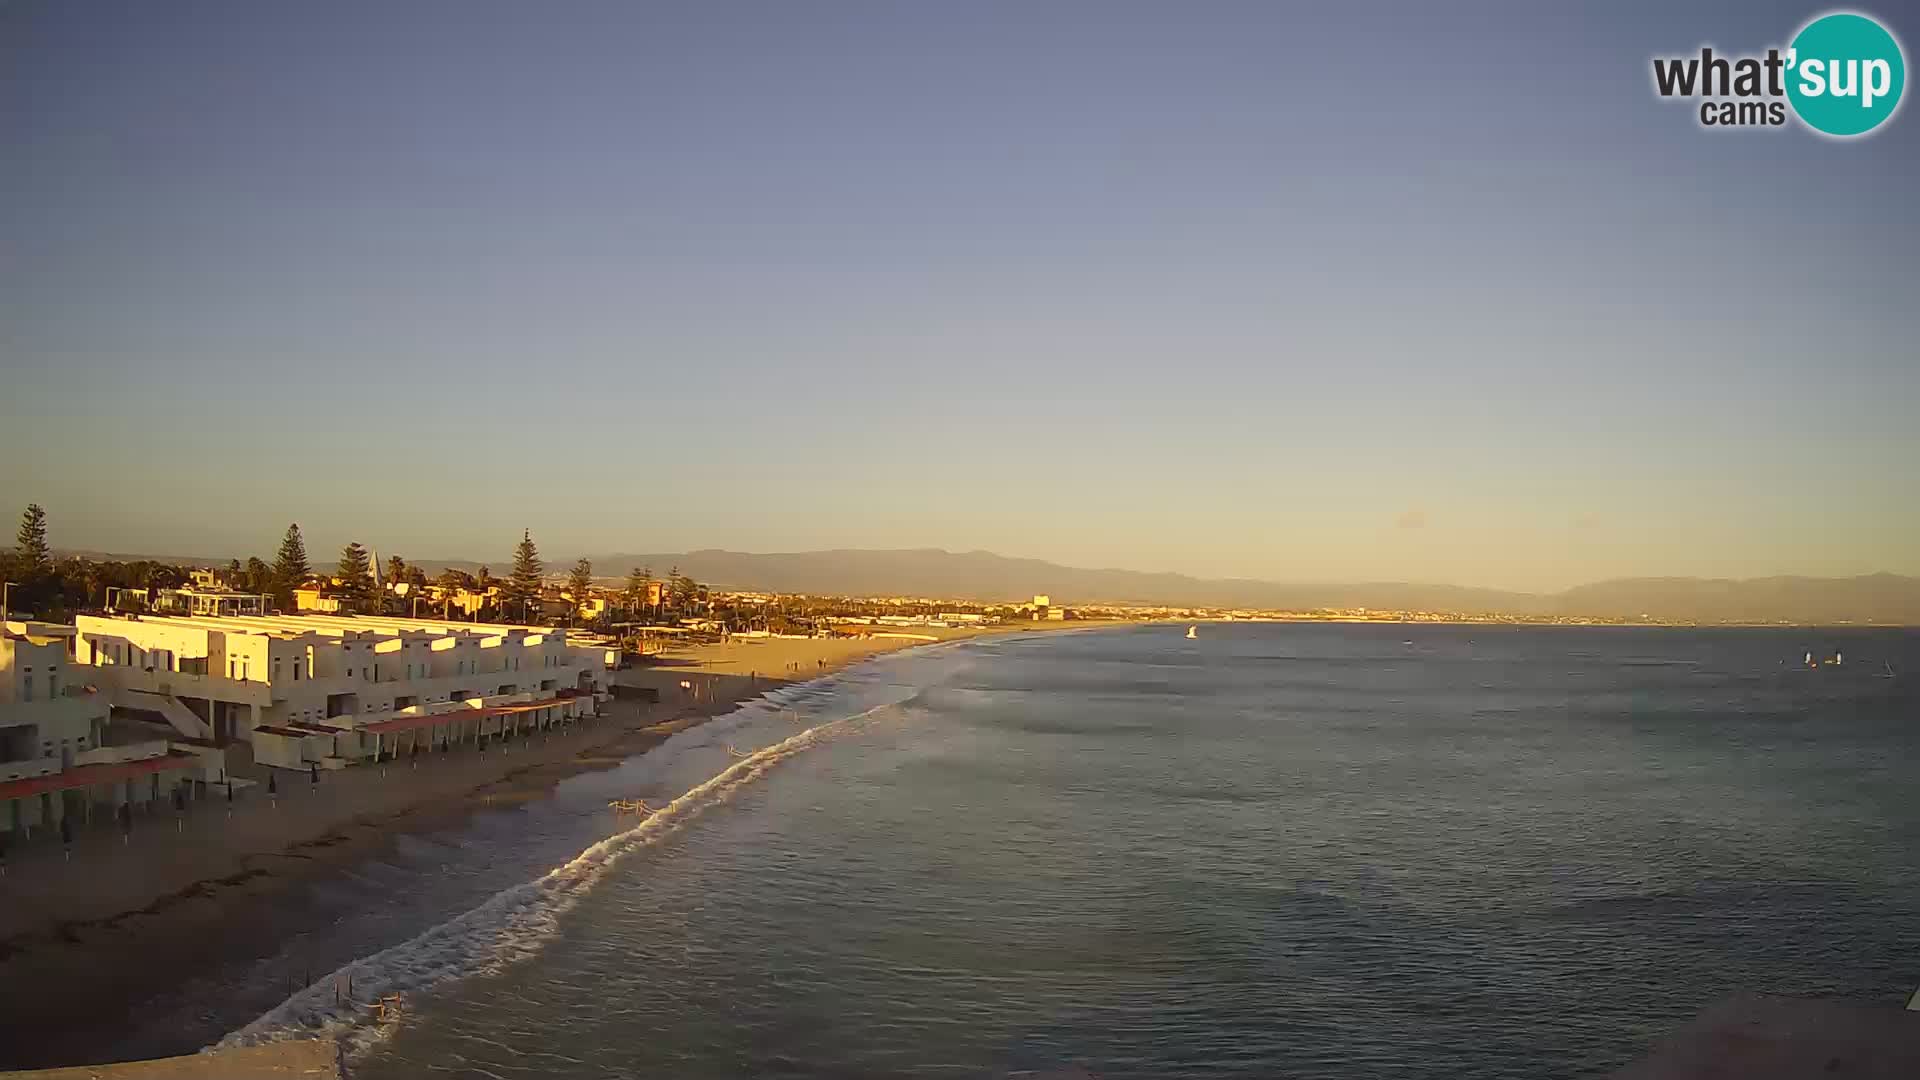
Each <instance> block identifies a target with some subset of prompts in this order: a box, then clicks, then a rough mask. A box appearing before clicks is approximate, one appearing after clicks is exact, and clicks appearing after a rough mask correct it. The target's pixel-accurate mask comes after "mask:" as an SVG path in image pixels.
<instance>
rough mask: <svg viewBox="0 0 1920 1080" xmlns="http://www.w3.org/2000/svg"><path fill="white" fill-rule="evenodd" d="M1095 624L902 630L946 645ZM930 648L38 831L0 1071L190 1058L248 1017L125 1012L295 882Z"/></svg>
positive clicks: (239, 932) (235, 939)
mask: <svg viewBox="0 0 1920 1080" xmlns="http://www.w3.org/2000/svg"><path fill="white" fill-rule="evenodd" d="M1094 625H1097V624H1088V623H1066V624H1059V623H1053V624H1039V625H1026V624H1021V625H1018V626H1010V627H1000V628H991V629H986V630H955V629H948V630H937V629H935V630H925V631H922V630H920V629H918V628H914V629H912V630H909V631H906V632H907V633H913V634H920V633H925V634H928V635H930V636H935V637H938V638H939V639H941V640H951V639H954V638H962V637H974V636H980V635H981V634H983V633H1005V632H1009V631H1023V630H1036V629H1043V630H1070V629H1086V628H1091V627H1092V626H1094ZM927 643H928V642H925V641H923V640H918V639H915V638H911V637H873V638H847V639H782V638H773V639H736V640H734V641H732V642H730V643H726V644H710V645H701V646H691V647H679V648H673V649H669V650H668V651H667V652H666V653H665V654H663V655H661V656H659V657H653V658H649V659H650V661H651V662H650V663H648V664H646V665H644V666H639V667H636V668H634V669H631V670H627V671H622V672H620V673H618V675H617V677H616V679H615V681H616V683H618V684H622V685H626V686H636V687H651V688H653V689H654V690H655V691H656V692H657V693H658V694H659V697H660V700H659V701H658V702H657V703H644V702H638V701H632V700H620V699H616V700H615V701H612V702H609V703H607V704H606V705H605V706H603V709H602V715H601V716H600V717H598V718H596V719H594V720H590V721H587V722H585V723H584V724H580V725H577V726H576V727H575V728H574V729H573V730H571V731H568V732H565V733H562V734H556V735H553V736H552V737H550V738H549V739H546V740H542V739H540V738H538V737H535V738H534V739H533V740H531V741H530V742H527V743H518V742H516V743H513V744H510V748H503V747H498V746H496V747H494V748H492V749H490V750H488V751H485V752H480V751H476V750H475V749H473V748H472V747H470V746H469V747H466V748H459V749H455V750H453V751H450V752H448V753H445V754H426V755H423V756H422V757H421V758H420V760H419V761H418V763H413V762H408V761H401V762H394V763H390V764H387V765H386V766H384V768H382V767H379V766H356V767H353V768H350V769H345V770H339V771H335V772H327V773H323V774H322V779H321V782H320V783H319V784H318V785H313V784H311V783H310V781H309V780H308V779H307V778H305V777H302V776H300V775H299V774H297V773H287V772H284V771H281V772H278V773H277V784H276V786H277V788H278V793H277V795H276V796H275V797H274V798H272V799H269V797H268V796H267V794H266V791H265V788H264V785H263V786H262V787H259V788H255V789H253V790H251V791H249V792H247V793H245V794H243V795H241V796H239V799H238V801H236V802H235V803H234V804H233V805H232V807H231V810H229V806H228V804H227V803H226V802H225V800H224V798H219V797H215V798H209V799H204V800H201V801H199V802H196V803H193V804H190V805H189V807H188V809H187V811H186V812H185V813H184V814H181V815H178V816H176V815H175V813H174V811H173V809H172V808H171V806H166V807H164V808H156V809H155V810H153V811H151V812H149V813H143V814H136V816H135V820H134V827H133V830H132V832H131V834H128V835H125V836H123V835H122V833H121V832H120V830H119V829H118V828H117V827H115V826H114V825H112V824H111V823H110V822H107V821H105V820H104V819H103V818H100V817H96V819H95V823H94V824H93V825H91V826H89V827H86V828H83V829H81V830H79V831H78V834H77V835H76V837H75V842H74V844H73V853H72V857H71V860H68V859H67V858H66V857H65V856H64V854H63V852H62V851H61V847H60V844H59V843H58V841H57V839H55V838H53V837H50V836H46V835H39V836H36V837H35V838H34V840H33V841H32V842H30V843H28V844H24V845H19V846H16V847H15V848H14V849H13V850H12V851H11V852H10V853H9V856H8V859H7V869H6V876H5V877H3V878H0V1068H45V1067H51V1066H56V1065H71V1064H84V1063H93V1062H100V1061H116V1060H125V1059H128V1058H132V1057H149V1056H158V1055H161V1054H177V1053H185V1052H190V1051H192V1050H194V1049H196V1048H197V1047H198V1046H200V1045H203V1044H204V1043H206V1042H209V1041H211V1040H212V1039H213V1038H217V1037H218V1036H219V1035H220V1034H223V1033H224V1032H225V1031H226V1030H229V1029H230V1028H232V1027H236V1026H238V1025H239V1024H241V1023H245V1022H246V1021H247V1020H249V1019H251V1018H252V1015H253V1014H252V1013H251V1012H249V1011H247V1010H246V1009H245V1008H240V1010H239V1011H237V1012H234V1013H233V1015H223V1013H225V1012H227V1011H229V1010H233V1009H235V1008H236V1006H235V1005H234V1004H232V1003H223V1002H217V1001H216V1002H210V1003H208V1005H207V1010H206V1011H207V1013H208V1015H207V1017H206V1018H205V1022H204V1026H203V1027H202V1028H201V1029H200V1030H193V1031H181V1032H179V1033H178V1034H177V1036H175V1037H172V1038H171V1039H169V1038H167V1037H157V1036H153V1035H140V1036H137V1037H129V1036H127V1034H126V1033H127V1030H128V1029H129V1027H130V1026H132V1025H129V1024H128V1023H127V1022H126V1020H124V1019H123V1018H125V1017H128V1016H130V1015H134V1014H136V1013H137V1012H138V1010H140V1009H141V1007H142V1006H143V1005H144V1004H145V1003H147V1002H149V1001H150V1000H152V999H154V998H155V997H156V996H157V995H159V994H161V993H163V992H165V991H167V990H169V989H172V988H174V987H175V986H177V985H178V984H179V983H181V982H182V981H183V980H184V979H187V978H190V977H191V976H192V975H194V974H195V973H197V972H199V971H203V970H206V969H207V968H208V967H209V965H210V963H212V962H213V961H215V960H218V961H224V962H231V961H234V960H236V959H239V960H245V959H263V958H265V956H266V955H270V954H269V953H262V952H261V951H260V950H261V949H262V948H263V947H264V944H265V943H267V942H270V941H271V936H270V935H268V934H266V933H263V932H262V928H264V927H267V926H270V925H272V916H273V912H272V910H271V909H272V907H273V906H274V903H275V898H276V897H279V896H281V895H284V894H285V893H286V892H287V891H288V890H291V889H296V888H299V887H302V886H305V885H311V884H314V883H317V882H320V881H324V880H326V879H327V878H328V877H330V876H333V875H341V874H347V873H351V872H352V871H353V869H354V868H355V867H356V866H358V865H359V864H361V863H363V862H364V861H366V860H368V859H370V858H377V857H378V856H379V855H380V854H381V853H382V852H383V851H385V850H386V849H387V848H388V847H389V846H390V845H391V844H392V843H393V842H394V841H395V839H396V838H397V837H399V836H402V835H407V834H415V833H424V832H432V831H436V830H441V829H446V828H451V827H455V826H458V825H459V824H460V823H461V822H462V821H464V820H465V819H466V818H467V817H468V816H469V815H470V814H471V813H472V812H474V811H475V810H477V809H481V808H483V807H486V806H490V805H501V804H508V803H512V802H516V801H528V800H533V799H539V798H543V797H545V796H546V795H547V793H548V792H550V791H551V790H552V788H553V786H554V785H555V784H557V783H559V782H560V781H561V780H562V779H565V778H566V777H568V776H572V775H575V774H577V773H581V772H585V771H588V770H593V769H603V768H612V767H615V766H617V765H619V764H620V763H621V762H622V761H624V760H626V759H627V758H629V757H631V756H633V755H635V754H641V753H645V752H646V751H647V750H648V749H650V748H652V747H654V746H657V745H659V744H660V743H661V742H663V741H665V740H666V739H667V738H669V737H670V736H672V735H673V734H674V733H675V732H678V731H681V730H684V729H686V728H688V727H691V726H693V725H695V724H698V723H700V722H702V721H703V720H705V719H706V718H708V717H710V716H714V715H719V714H722V713H725V712H728V711H731V710H732V709H733V708H734V707H735V706H736V705H737V704H738V703H740V702H743V701H747V700H750V699H751V698H754V697H756V696H758V695H759V694H762V693H764V692H766V691H767V690H769V689H772V688H773V687H775V686H778V685H781V684H783V683H787V682H797V681H804V680H807V679H813V678H818V677H820V676H821V675H824V674H827V673H829V672H831V671H833V670H836V669H838V668H840V667H844V666H846V665H847V664H850V663H855V662H858V661H859V660H863V659H866V658H867V657H870V656H873V655H875V654H878V653H882V652H888V651H893V650H897V649H901V648H906V647H911V646H915V645H922V644H927ZM683 684H684V685H683ZM453 914H457V912H449V913H448V915H449V916H451V915H453ZM248 928H251V929H252V932H251V933H249V932H247V930H248ZM263 939H264V940H263ZM313 974H314V975H315V976H316V977H317V976H318V975H319V974H321V973H320V972H315V973H313ZM223 1006H224V1007H223Z"/></svg>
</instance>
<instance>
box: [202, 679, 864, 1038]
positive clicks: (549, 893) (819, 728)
mask: <svg viewBox="0 0 1920 1080" xmlns="http://www.w3.org/2000/svg"><path fill="white" fill-rule="evenodd" d="M895 707H897V703H888V704H882V705H877V706H875V707H874V708H872V709H868V710H866V711H865V712H861V713H857V714H855V715H853V716H848V717H842V718H841V719H838V720H830V721H828V722H826V723H823V724H818V725H815V726H814V727H810V728H807V729H806V730H804V731H801V732H799V733H798V734H795V735H792V736H789V737H788V738H785V739H782V740H781V741H779V742H777V743H774V744H772V745H771V746H766V747H763V748H761V749H759V750H756V751H754V752H753V753H751V754H748V755H747V756H745V757H743V758H741V759H740V760H738V761H735V762H734V763H733V764H731V765H729V766H728V767H727V768H725V769H723V770H721V771H720V772H719V773H717V774H716V775H714V776H712V777H710V778H709V779H707V780H705V781H703V782H701V783H700V784H698V785H696V786H694V787H693V788H691V789H689V790H688V791H687V792H686V793H685V794H683V795H681V796H680V797H678V798H676V799H674V800H673V801H672V802H669V803H667V804H666V805H665V806H662V807H661V808H660V809H659V810H658V811H656V812H655V813H654V814H652V815H651V816H649V817H648V818H646V819H645V820H644V821H642V822H641V823H640V824H638V825H636V826H634V827H633V828H631V829H628V830H626V831H625V832H621V833H616V834H614V835H613V836H610V837H608V838H607V839H605V840H602V841H600V842H599V843H597V844H594V845H593V846H591V847H589V848H587V849H586V850H585V851H582V852H581V853H580V854H578V855H576V856H574V857H573V858H572V859H571V860H569V861H568V862H566V863H564V864H562V865H560V866H557V867H555V868H554V869H552V870H550V871H548V872H547V873H546V874H544V875H542V876H541V877H539V878H536V879H534V880H532V881H528V882H524V883H522V884H520V885H516V886H514V887H512V888H510V889H505V890H503V891H501V892H498V893H495V894H494V895H493V896H492V897H490V898H488V899H487V900H486V902H484V903H482V904H481V905H480V906H478V907H476V908H473V909H472V910H470V911H468V912H466V913H465V914H463V915H459V916H456V917H455V918H452V919H449V920H448V921H446V922H443V923H441V924H439V925H438V926H435V927H433V928H432V929H430V930H427V931H426V932H424V933H422V934H420V935H419V936H417V937H414V938H412V939H410V940H408V941H404V942H401V943H400V944H398V945H394V946H392V947H390V948H387V949H384V950H382V951H380V952H377V953H374V954H372V955H371V956H366V957H363V958H361V959H359V960H356V961H354V962H353V963H351V964H348V965H346V966H345V967H342V968H340V969H338V970H337V971H334V972H333V973H332V974H330V975H328V976H326V977H325V978H322V979H320V980H318V981H316V982H315V983H314V984H313V985H311V986H308V987H306V988H304V989H302V990H300V991H299V992H297V993H295V994H294V995H293V996H291V997H289V998H287V999H286V1000H285V1001H283V1002H281V1003H280V1004H279V1005H277V1006H275V1007H274V1008H273V1009H271V1010H269V1011H268V1012H267V1013H265V1014H264V1015H262V1016H261V1017H259V1018H258V1019H256V1020H254V1021H253V1022H252V1023H250V1024H248V1025H246V1026H245V1027H242V1028H240V1029H239V1030H237V1031H234V1032H232V1033H231V1034H229V1035H227V1037H226V1038H224V1039H222V1040H220V1042H219V1043H218V1044H217V1045H216V1047H214V1048H215V1049H224V1048H228V1047H235V1046H251V1045H256V1044H259V1043H264V1042H274V1041H278V1040H283V1039H308V1038H334V1039H337V1040H339V1041H340V1043H341V1045H342V1048H343V1049H344V1050H346V1051H347V1052H348V1053H350V1054H352V1053H357V1052H360V1051H363V1050H365V1049H366V1048H367V1047H369V1046H371V1045H372V1044H373V1043H375V1042H377V1041H378V1040H379V1038H380V1036H381V1035H382V1033H383V1032H384V1031H385V1030H386V1028H387V1027H389V1026H390V1025H389V1024H387V1023H383V1022H378V1021H376V1019H375V1016H374V1013H375V1009H374V1007H373V1003H375V1002H378V1001H379V1000H381V999H382V998H384V997H386V995H389V994H395V993H398V994H417V993H420V992H422V991H425V990H428V989H431V988H432V987H435V986H438V985H440V984H442V983H445V982H448V981H450V980H454V979H461V978H465V977H467V976H471V975H477V974H486V973H490V972H495V971H499V970H500V969H502V968H504V967H506V966H508V965H510V964H513V963H516V962H518V961H520V960H524V959H527V958H528V957H531V956H533V955H534V954H536V953H538V952H539V951H540V949H541V948H542V946H543V945H544V944H545V942H546V941H547V940H548V939H549V938H550V937H551V936H552V935H553V933H554V932H555V931H556V930H557V928H558V926H559V920H560V917H561V916H562V915H564V914H566V912H567V911H568V910H570V909H571V908H572V907H573V906H574V905H575V904H576V903H578V902H579V901H580V899H581V898H582V897H584V896H585V895H586V894H587V892H588V890H590V889H591V888H592V887H593V885H594V884H595V883H596V882H598V881H599V880H600V879H601V878H602V877H603V876H605V875H606V873H607V871H608V870H610V869H611V868H612V866H613V864H614V863H615V862H618V861H619V860H620V859H621V858H622V857H624V856H626V855H628V854H631V853H632V852H634V851H637V850H639V849H641V848H644V847H646V846H647V845H649V844H651V843H653V842H654V841H655V840H658V839H659V838H661V837H663V836H667V835H669V834H671V833H672V832H673V831H674V830H675V829H677V828H679V827H680V826H681V825H683V824H685V823H686V822H688V821H690V820H692V819H693V818H694V817H695V816H697V815H698V814H699V813H700V812H701V811H703V810H705V809H706V808H708V807H710V806H715V805H718V804H719V803H721V802H724V801H726V799H727V798H729V797H730V796H731V795H732V793H733V792H734V791H737V790H739V789H740V788H742V787H745V786H746V785H748V784H751V783H753V782H754V781H755V780H757V779H759V778H760V777H761V776H762V775H764V774H765V773H766V772H767V771H768V770H769V769H771V768H773V767H774V766H775V765H777V764H779V763H780V762H781V761H784V760H785V759H787V758H789V757H792V756H793V755H795V754H797V753H800V752H801V751H803V750H805V749H807V748H808V747H809V746H812V745H813V744H814V743H817V742H819V741H820V740H821V739H823V738H826V737H828V736H830V735H832V734H835V733H836V732H838V731H840V730H843V729H844V728H846V727H847V726H849V725H851V724H853V723H854V722H855V721H858V720H861V719H864V718H867V717H870V716H872V715H874V714H875V713H878V712H880V711H881V710H884V709H890V708H895ZM349 988H350V990H349Z"/></svg>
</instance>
